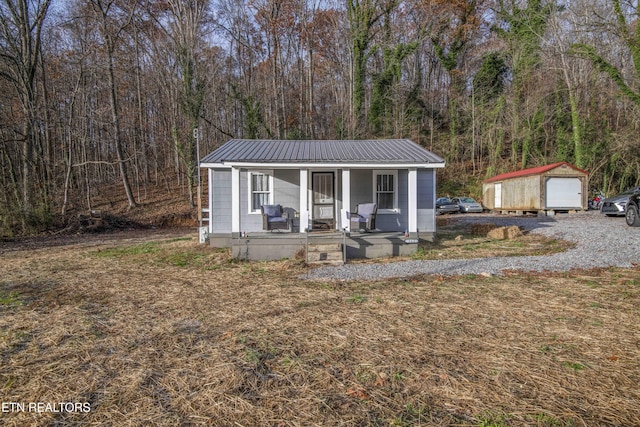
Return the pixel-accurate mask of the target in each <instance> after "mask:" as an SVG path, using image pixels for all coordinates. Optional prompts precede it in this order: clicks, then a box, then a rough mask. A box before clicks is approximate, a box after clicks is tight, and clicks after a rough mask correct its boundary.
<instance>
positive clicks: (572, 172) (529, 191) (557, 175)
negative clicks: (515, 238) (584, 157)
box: [482, 162, 589, 213]
mask: <svg viewBox="0 0 640 427" xmlns="http://www.w3.org/2000/svg"><path fill="white" fill-rule="evenodd" d="M588 191H589V173H588V172H586V171H584V170H582V169H579V168H577V167H576V166H573V165H571V164H569V163H567V162H559V163H553V164H550V165H545V166H538V167H534V168H529V169H523V170H519V171H515V172H508V173H503V174H500V175H496V176H494V177H492V178H489V179H487V180H485V181H483V183H482V195H483V197H482V202H483V205H484V206H485V207H486V208H487V209H491V210H496V211H507V212H517V213H520V212H547V213H553V212H555V211H572V210H586V209H587V207H588V205H587V203H588Z"/></svg>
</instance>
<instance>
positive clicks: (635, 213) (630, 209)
mask: <svg viewBox="0 0 640 427" xmlns="http://www.w3.org/2000/svg"><path fill="white" fill-rule="evenodd" d="M624 217H625V218H626V220H627V225H629V226H631V227H640V191H635V192H634V193H633V194H632V195H631V196H629V199H628V200H627V208H626V209H625V214H624Z"/></svg>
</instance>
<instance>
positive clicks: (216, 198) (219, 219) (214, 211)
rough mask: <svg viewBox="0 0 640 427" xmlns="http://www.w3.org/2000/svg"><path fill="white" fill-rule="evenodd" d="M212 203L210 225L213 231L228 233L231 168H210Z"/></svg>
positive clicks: (229, 223)
mask: <svg viewBox="0 0 640 427" xmlns="http://www.w3.org/2000/svg"><path fill="white" fill-rule="evenodd" d="M212 171H213V179H212V183H211V185H212V187H211V189H210V190H209V191H210V192H212V200H213V203H212V205H211V206H210V207H209V208H210V218H211V227H212V232H213V233H225V234H229V233H230V230H231V191H230V189H231V170H230V169H212Z"/></svg>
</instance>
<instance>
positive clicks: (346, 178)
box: [340, 169, 351, 232]
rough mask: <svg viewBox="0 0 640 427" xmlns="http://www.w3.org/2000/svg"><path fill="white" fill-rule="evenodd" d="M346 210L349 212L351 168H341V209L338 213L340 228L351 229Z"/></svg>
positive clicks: (348, 230)
mask: <svg viewBox="0 0 640 427" xmlns="http://www.w3.org/2000/svg"><path fill="white" fill-rule="evenodd" d="M346 212H351V170H350V169H342V211H341V213H340V221H342V222H343V223H342V224H340V228H342V229H344V230H346V231H347V232H350V231H351V221H349V217H348V215H347V214H346Z"/></svg>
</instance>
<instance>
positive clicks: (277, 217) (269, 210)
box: [260, 205, 289, 231]
mask: <svg viewBox="0 0 640 427" xmlns="http://www.w3.org/2000/svg"><path fill="white" fill-rule="evenodd" d="M260 212H261V213H262V229H263V230H267V231H273V230H287V229H288V228H289V214H288V213H287V212H284V211H283V210H282V205H262V206H260Z"/></svg>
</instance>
